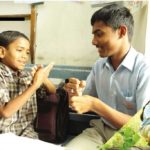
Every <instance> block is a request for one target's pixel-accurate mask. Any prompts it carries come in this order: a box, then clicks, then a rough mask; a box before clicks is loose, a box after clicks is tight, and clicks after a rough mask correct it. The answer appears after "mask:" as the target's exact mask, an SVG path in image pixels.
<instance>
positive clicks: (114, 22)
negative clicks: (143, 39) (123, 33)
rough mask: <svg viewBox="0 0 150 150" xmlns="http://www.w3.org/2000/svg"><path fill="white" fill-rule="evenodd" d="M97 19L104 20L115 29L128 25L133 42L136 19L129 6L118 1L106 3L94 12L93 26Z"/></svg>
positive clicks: (129, 36)
mask: <svg viewBox="0 0 150 150" xmlns="http://www.w3.org/2000/svg"><path fill="white" fill-rule="evenodd" d="M97 21H102V22H103V23H105V24H106V25H108V26H110V27H111V28H113V29H114V30H116V29H118V28H119V27H120V26H121V25H126V26H127V28H128V38H129V41H130V42H131V39H132V36H133V30H134V19H133V16H132V14H131V13H130V10H129V9H128V8H126V7H124V6H123V5H119V4H116V3H113V4H109V5H106V6H104V7H103V8H101V9H99V10H97V11H96V12H95V13H94V14H93V16H92V18H91V25H92V26H93V25H94V23H95V22H97Z"/></svg>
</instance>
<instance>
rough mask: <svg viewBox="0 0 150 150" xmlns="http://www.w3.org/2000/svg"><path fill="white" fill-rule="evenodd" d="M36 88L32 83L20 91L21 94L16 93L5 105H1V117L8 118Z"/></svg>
mask: <svg viewBox="0 0 150 150" xmlns="http://www.w3.org/2000/svg"><path fill="white" fill-rule="evenodd" d="M36 90H37V87H36V85H34V84H32V85H31V86H30V87H29V88H28V89H26V90H25V91H24V92H22V94H20V95H18V96H17V97H15V98H14V99H11V100H10V101H9V102H8V103H7V104H6V105H5V106H3V107H1V109H0V115H1V117H5V118H9V117H10V116H12V115H13V114H14V113H15V112H17V111H18V110H19V109H20V108H21V107H22V106H23V105H24V104H25V103H26V102H27V100H29V98H30V97H31V96H32V95H33V94H34V93H35V91H36Z"/></svg>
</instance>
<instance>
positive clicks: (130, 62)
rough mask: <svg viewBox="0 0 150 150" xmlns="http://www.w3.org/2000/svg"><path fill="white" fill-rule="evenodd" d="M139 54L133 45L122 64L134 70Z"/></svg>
mask: <svg viewBox="0 0 150 150" xmlns="http://www.w3.org/2000/svg"><path fill="white" fill-rule="evenodd" d="M136 56H137V53H136V51H135V49H134V48H133V47H131V48H130V49H129V52H128V54H127V55H126V57H125V58H124V60H123V61H122V63H121V65H122V66H124V67H126V68H127V69H129V70H130V71H132V70H133V67H134V64H135V58H136Z"/></svg>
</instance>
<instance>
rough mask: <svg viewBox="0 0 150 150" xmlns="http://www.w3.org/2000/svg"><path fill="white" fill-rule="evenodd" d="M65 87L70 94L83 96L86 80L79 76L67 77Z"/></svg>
mask: <svg viewBox="0 0 150 150" xmlns="http://www.w3.org/2000/svg"><path fill="white" fill-rule="evenodd" d="M65 82H66V84H65V86H64V89H65V90H66V91H67V92H68V94H69V96H70V97H72V96H81V95H82V92H83V89H84V87H85V85H86V82H85V81H83V80H79V79H77V78H69V79H66V81H65Z"/></svg>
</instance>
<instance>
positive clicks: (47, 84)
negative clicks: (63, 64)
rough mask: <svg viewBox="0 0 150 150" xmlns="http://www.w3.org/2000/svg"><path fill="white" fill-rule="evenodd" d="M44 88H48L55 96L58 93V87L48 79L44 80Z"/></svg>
mask: <svg viewBox="0 0 150 150" xmlns="http://www.w3.org/2000/svg"><path fill="white" fill-rule="evenodd" d="M44 86H45V87H46V89H47V90H48V91H49V92H50V93H53V94H55V93H56V87H55V85H54V84H53V83H52V82H51V81H50V80H49V79H48V78H46V79H45V80H44Z"/></svg>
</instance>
